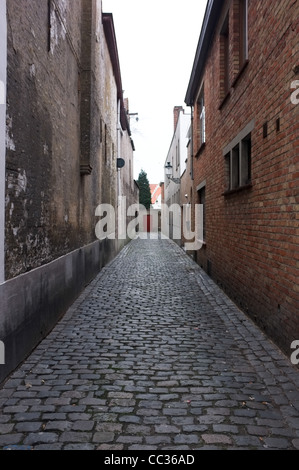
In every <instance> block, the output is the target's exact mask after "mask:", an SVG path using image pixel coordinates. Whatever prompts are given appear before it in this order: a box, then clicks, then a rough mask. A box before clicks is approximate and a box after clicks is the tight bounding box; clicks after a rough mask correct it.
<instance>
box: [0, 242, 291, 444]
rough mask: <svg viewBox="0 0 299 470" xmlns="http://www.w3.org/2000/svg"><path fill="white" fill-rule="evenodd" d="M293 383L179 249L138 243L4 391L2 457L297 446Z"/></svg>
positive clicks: (274, 353)
mask: <svg viewBox="0 0 299 470" xmlns="http://www.w3.org/2000/svg"><path fill="white" fill-rule="evenodd" d="M298 385H299V373H298V370H297V369H295V367H294V366H292V364H291V363H290V361H289V359H288V358H286V357H285V356H284V355H283V354H282V353H281V352H280V351H279V350H278V349H277V348H276V346H275V345H273V344H272V342H271V341H269V340H268V339H267V338H266V337H265V336H264V335H263V333H262V332H261V331H260V330H259V329H258V328H257V327H256V326H255V325H254V324H253V323H252V322H251V321H250V320H249V319H248V318H247V317H246V316H245V315H244V314H243V313H242V312H240V311H239V310H238V309H237V308H236V307H235V305H234V304H233V303H232V302H231V301H230V300H229V299H228V298H227V297H226V296H225V295H224V294H223V293H222V292H221V291H220V290H219V288H218V287H217V286H216V285H215V284H214V283H213V282H212V281H211V280H210V279H209V277H208V276H207V275H206V274H205V273H204V272H203V271H202V270H201V269H200V268H199V267H198V266H197V265H196V264H195V263H194V262H193V261H192V260H191V259H190V258H189V257H188V256H187V255H186V254H185V253H184V252H183V251H182V250H181V249H180V248H179V247H178V246H177V245H175V243H173V242H171V241H168V240H158V239H156V240H146V239H138V240H135V241H133V242H131V243H130V244H129V245H128V246H127V247H125V249H124V250H123V251H122V252H121V253H120V254H119V256H118V257H117V258H116V259H115V260H114V261H113V262H112V263H111V264H109V265H108V266H107V267H106V268H104V269H103V270H102V272H101V273H100V274H99V276H98V277H97V278H96V279H95V280H94V281H93V282H92V283H91V284H90V285H89V286H88V287H87V289H86V290H85V291H84V292H83V294H82V295H81V296H80V298H79V299H78V300H77V301H76V302H75V304H74V305H73V306H72V307H71V308H70V309H69V311H68V312H67V313H66V315H65V316H64V318H63V319H62V320H61V321H60V322H59V324H58V325H57V326H56V327H55V329H54V330H53V331H52V333H51V334H50V335H49V336H48V337H47V338H46V339H45V340H44V341H43V342H42V343H41V344H40V345H39V346H38V347H37V348H36V350H35V351H34V352H33V353H32V354H31V356H30V357H29V358H28V359H27V360H26V361H25V362H24V363H23V364H22V365H21V366H20V367H19V369H18V370H17V371H15V373H13V374H12V376H11V377H10V378H9V380H8V381H7V382H6V383H5V384H4V386H3V388H2V389H1V390H0V406H1V415H0V449H7V448H9V449H11V448H12V449H14V448H17V449H20V448H21V449H23V448H24V449H27V448H28V449H40V450H43V449H51V450H56V449H58V450H69V449H76V450H81V449H86V450H89V449H90V450H93V449H99V450H101V449H102V450H114V451H116V450H143V449H145V450H169V451H170V450H179V449H180V450H196V449H199V450H202V449H279V450H285V449H298V448H299V392H298V390H299V387H298ZM22 446H23V447H22Z"/></svg>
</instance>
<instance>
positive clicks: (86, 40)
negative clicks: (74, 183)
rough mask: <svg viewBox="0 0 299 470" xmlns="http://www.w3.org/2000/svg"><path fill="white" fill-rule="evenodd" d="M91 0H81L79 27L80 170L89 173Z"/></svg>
mask: <svg viewBox="0 0 299 470" xmlns="http://www.w3.org/2000/svg"><path fill="white" fill-rule="evenodd" d="M93 3H94V2H93V1H91V0H83V1H82V28H81V72H80V93H81V116H80V125H81V162H80V172H81V174H82V175H89V174H90V173H91V171H92V168H91V165H90V163H91V162H90V151H91V90H92V51H93V47H92V40H93V15H94V13H93Z"/></svg>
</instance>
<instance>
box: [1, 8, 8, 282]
mask: <svg viewBox="0 0 299 470" xmlns="http://www.w3.org/2000/svg"><path fill="white" fill-rule="evenodd" d="M6 63H7V25H6V0H1V1H0V284H3V283H4V281H5V274H4V229H5V225H4V224H5V151H6V150H5V133H6Z"/></svg>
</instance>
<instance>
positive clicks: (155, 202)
mask: <svg viewBox="0 0 299 470" xmlns="http://www.w3.org/2000/svg"><path fill="white" fill-rule="evenodd" d="M150 190H151V195H152V208H153V209H160V210H161V204H162V191H161V185H160V184H150Z"/></svg>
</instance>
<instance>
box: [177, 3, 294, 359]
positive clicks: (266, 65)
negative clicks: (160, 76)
mask: <svg viewBox="0 0 299 470" xmlns="http://www.w3.org/2000/svg"><path fill="white" fill-rule="evenodd" d="M298 34H299V30H298V2H293V1H289V0H281V1H275V2H273V1H271V0H257V1H250V0H233V1H231V0H229V1H228V0H226V1H223V0H211V1H209V2H208V3H207V9H206V14H205V18H204V22H203V27H202V31H201V35H200V38H199V42H198V47H197V51H196V56H195V61H194V66H193V69H192V72H191V76H190V82H189V86H188V90H187V94H186V100H185V101H186V104H187V105H188V106H190V107H191V109H192V117H193V119H192V123H193V127H192V136H191V142H192V151H191V155H190V158H189V165H190V171H189V172H190V174H191V175H192V178H193V179H192V181H191V182H190V181H189V183H190V184H191V186H190V187H189V189H188V188H185V189H184V191H185V192H186V194H188V198H190V202H191V203H192V207H193V212H194V205H195V204H202V205H203V207H204V220H203V225H204V227H203V231H204V247H203V248H202V249H201V250H200V251H197V252H195V253H194V256H195V257H196V259H197V262H198V263H199V264H200V265H201V266H202V267H203V268H204V269H205V270H206V271H207V272H208V273H209V275H210V276H212V278H213V279H214V280H215V281H216V282H217V283H218V284H219V285H220V286H221V287H222V288H223V289H224V290H225V291H226V292H227V293H228V294H229V295H230V297H231V298H232V299H233V300H234V301H235V302H236V303H237V304H238V305H239V306H240V307H241V308H242V309H243V310H244V311H245V312H247V313H248V315H250V317H251V318H252V319H254V320H255V321H256V322H257V323H258V325H259V326H260V327H261V328H262V329H263V330H264V331H265V332H266V333H267V334H268V336H270V337H271V338H272V339H273V340H274V341H275V342H276V343H277V344H278V345H279V346H280V347H281V348H282V349H283V350H284V351H285V352H286V353H287V354H290V345H291V343H292V341H293V340H295V339H298V338H299V297H298V279H299V271H298V257H299V251H298V246H299V239H298V221H296V219H298V213H299V206H298V194H299V183H298V142H299V140H298V118H299V106H298V104H296V101H295V100H292V99H291V97H292V93H293V92H294V84H296V82H295V81H296V80H298V78H299V77H298V70H299V67H298V64H299V49H298ZM192 222H193V224H194V220H193V221H192ZM296 260H297V261H296ZM296 262H297V265H296Z"/></svg>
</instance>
